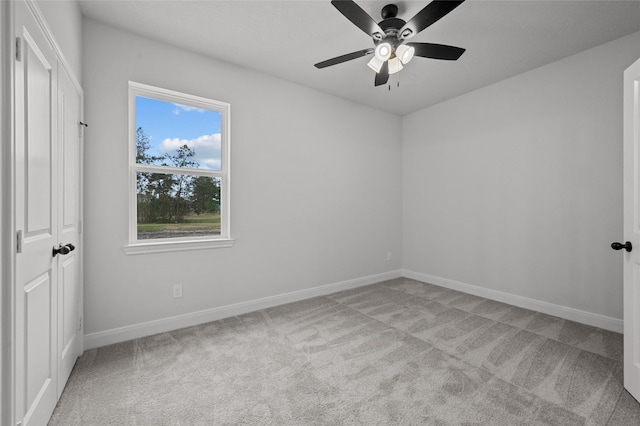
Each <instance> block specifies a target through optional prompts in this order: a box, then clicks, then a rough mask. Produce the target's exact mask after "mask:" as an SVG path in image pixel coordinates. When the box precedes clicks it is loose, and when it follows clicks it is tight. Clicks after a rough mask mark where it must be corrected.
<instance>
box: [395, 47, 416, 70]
mask: <svg viewBox="0 0 640 426" xmlns="http://www.w3.org/2000/svg"><path fill="white" fill-rule="evenodd" d="M415 52H416V49H414V48H413V47H411V46H407V45H406V44H402V45H400V46H398V48H397V49H396V56H397V57H398V58H400V62H402V63H403V64H405V65H406V64H408V63H409V61H410V60H411V58H413V54H414V53H415Z"/></svg>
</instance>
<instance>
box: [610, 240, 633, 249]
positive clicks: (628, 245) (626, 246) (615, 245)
mask: <svg viewBox="0 0 640 426" xmlns="http://www.w3.org/2000/svg"><path fill="white" fill-rule="evenodd" d="M611 248H612V249H614V250H622V249H625V250H626V251H631V249H632V248H633V246H632V245H631V241H627V242H626V243H624V244H622V243H611Z"/></svg>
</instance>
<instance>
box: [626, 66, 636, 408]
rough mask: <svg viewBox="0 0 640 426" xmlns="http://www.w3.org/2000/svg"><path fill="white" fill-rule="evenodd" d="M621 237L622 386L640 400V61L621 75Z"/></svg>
mask: <svg viewBox="0 0 640 426" xmlns="http://www.w3.org/2000/svg"><path fill="white" fill-rule="evenodd" d="M624 237H625V243H627V242H628V243H631V246H630V247H629V249H628V250H625V251H624V267H623V276H624V387H625V388H626V389H627V390H628V391H629V393H630V394H631V395H633V397H634V398H635V399H637V400H639V401H640V59H638V60H637V61H636V62H635V63H634V64H633V65H631V66H630V67H629V68H627V70H626V71H625V72H624ZM628 243H627V244H628Z"/></svg>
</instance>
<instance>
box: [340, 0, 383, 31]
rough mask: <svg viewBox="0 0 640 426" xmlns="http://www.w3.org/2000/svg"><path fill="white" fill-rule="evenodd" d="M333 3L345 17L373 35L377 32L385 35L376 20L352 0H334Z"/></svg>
mask: <svg viewBox="0 0 640 426" xmlns="http://www.w3.org/2000/svg"><path fill="white" fill-rule="evenodd" d="M331 4H332V5H334V6H335V8H336V9H338V10H339V11H340V13H342V14H343V15H344V16H345V18H347V19H348V20H349V21H351V22H352V23H353V24H354V25H355V26H356V27H358V28H360V29H361V30H362V31H364V32H365V33H367V34H369V35H370V36H372V37H373V35H374V34H376V33H378V34H380V36H383V35H384V31H382V28H380V27H379V26H378V24H377V23H376V21H374V20H373V18H372V17H371V16H369V14H367V12H365V11H364V10H362V8H361V7H360V6H358V5H357V4H356V3H355V2H353V1H352V0H332V2H331Z"/></svg>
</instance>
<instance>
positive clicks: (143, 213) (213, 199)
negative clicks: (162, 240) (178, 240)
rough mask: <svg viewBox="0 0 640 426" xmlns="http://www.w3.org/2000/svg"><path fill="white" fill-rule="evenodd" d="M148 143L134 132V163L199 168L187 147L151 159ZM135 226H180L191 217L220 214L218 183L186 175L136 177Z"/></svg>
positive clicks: (142, 134) (140, 174) (145, 174)
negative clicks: (151, 224)
mask: <svg viewBox="0 0 640 426" xmlns="http://www.w3.org/2000/svg"><path fill="white" fill-rule="evenodd" d="M150 147H151V141H150V139H149V136H147V135H146V134H145V132H144V130H143V129H142V127H138V128H137V129H136V163H137V164H148V165H156V166H170V167H178V168H191V169H195V168H198V167H199V166H200V164H199V163H198V162H197V161H196V160H195V159H194V157H195V155H196V153H195V151H194V150H193V149H191V148H189V146H187V145H186V144H185V145H183V146H181V147H180V148H178V149H177V150H176V151H175V153H167V154H164V155H163V156H154V155H150V154H149V153H148V151H149V148H150ZM137 199H138V223H181V222H184V221H185V216H186V215H187V214H190V213H195V214H198V215H199V214H202V213H220V181H219V180H218V179H217V178H214V177H209V176H197V175H189V174H171V173H150V172H138V174H137Z"/></svg>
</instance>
